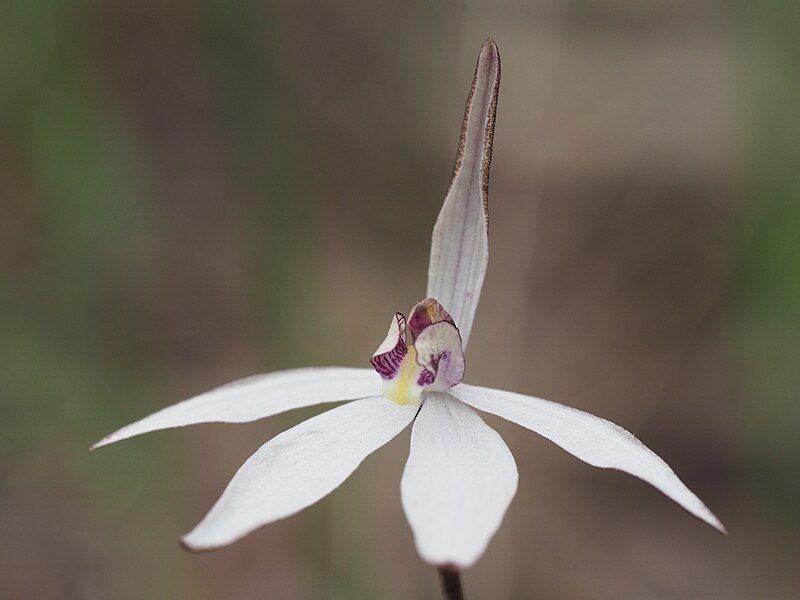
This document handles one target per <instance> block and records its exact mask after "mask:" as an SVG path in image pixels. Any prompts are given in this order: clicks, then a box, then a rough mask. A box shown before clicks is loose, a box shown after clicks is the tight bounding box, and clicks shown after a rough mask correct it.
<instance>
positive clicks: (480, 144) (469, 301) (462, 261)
mask: <svg viewBox="0 0 800 600" xmlns="http://www.w3.org/2000/svg"><path fill="white" fill-rule="evenodd" d="M499 89H500V55H499V54H498V51H497V46H496V45H495V43H494V41H493V40H491V39H488V40H486V41H485V42H484V43H483V47H482V48H481V53H480V56H479V57H478V64H477V67H476V68H475V77H474V79H473V81H472V88H471V89H470V93H469V97H468V98H467V106H466V110H465V113H464V121H463V124H462V126H461V139H460V142H459V145H458V155H457V156H456V164H455V167H454V168H453V179H452V180H451V182H450V189H449V190H448V192H447V196H446V197H445V199H444V204H443V205H442V210H441V212H440V213H439V218H438V219H437V220H436V225H435V226H434V228H433V239H432V241H431V260H430V264H429V266H428V294H427V295H428V296H430V297H432V298H436V299H437V300H438V301H439V302H441V303H442V305H443V306H444V308H445V309H446V310H447V312H449V313H450V315H451V316H452V317H453V319H454V320H455V323H456V325H457V326H458V329H459V330H460V331H461V337H462V339H463V341H464V347H465V348H466V345H467V340H468V339H469V334H470V332H471V331H472V320H473V318H474V317H475V309H476V308H477V306H478V298H479V297H480V294H481V287H482V286H483V277H484V275H485V274H486V264H487V262H488V260H489V240H488V234H487V226H488V222H489V214H488V207H489V164H490V162H491V159H492V139H493V136H494V121H495V112H496V110H497V94H498V92H499Z"/></svg>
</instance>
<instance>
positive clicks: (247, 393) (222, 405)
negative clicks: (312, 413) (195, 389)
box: [92, 367, 381, 450]
mask: <svg viewBox="0 0 800 600" xmlns="http://www.w3.org/2000/svg"><path fill="white" fill-rule="evenodd" d="M380 393H381V384H380V378H379V377H378V375H377V374H376V373H375V372H374V371H373V370H372V369H349V368H346V367H314V368H308V369H292V370H288V371H277V372H275V373H268V374H266V375H256V376H254V377H248V378H246V379H240V380H238V381H234V382H232V383H228V384H226V385H223V386H221V387H218V388H215V389H213V390H211V391H209V392H205V393H204V394H200V395H199V396H195V397H194V398H190V399H189V400H184V401H183V402H179V403H178V404H173V405H172V406H168V407H167V408H164V409H162V410H160V411H158V412H156V413H153V414H152V415H150V416H148V417H145V418H144V419H141V420H140V421H136V422H135V423H131V424H130V425H126V426H125V427H123V428H122V429H119V430H117V431H115V432H114V433H112V434H110V435H108V436H106V437H104V438H103V439H102V440H100V441H99V442H97V443H96V444H95V445H94V446H92V450H94V449H96V448H100V447H102V446H107V445H108V444H113V443H114V442H118V441H120V440H124V439H127V438H129V437H133V436H135V435H140V434H142V433H148V432H150V431H157V430H159V429H170V428H172V427H183V426H185V425H195V424H197V423H246V422H248V421H255V420H257V419H263V418H264V417H269V416H271V415H275V414H278V413H281V412H285V411H287V410H291V409H293V408H301V407H304V406H313V405H314V404H321V403H323V402H338V401H341V400H354V399H356V398H366V397H368V396H376V395H378V394H380Z"/></svg>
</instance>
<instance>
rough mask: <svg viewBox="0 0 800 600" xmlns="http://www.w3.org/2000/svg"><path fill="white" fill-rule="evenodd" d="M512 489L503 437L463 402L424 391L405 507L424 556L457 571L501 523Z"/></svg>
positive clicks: (405, 478)
mask: <svg viewBox="0 0 800 600" xmlns="http://www.w3.org/2000/svg"><path fill="white" fill-rule="evenodd" d="M516 491H517V466H516V465H515V464H514V457H513V456H511V452H510V451H509V450H508V447H507V446H506V445H505V443H504V442H503V440H502V438H501V437H500V436H499V435H498V434H497V432H496V431H494V430H493V429H492V428H490V427H489V426H488V425H486V424H485V423H484V422H483V420H482V419H481V418H480V417H479V416H478V415H477V414H476V413H475V411H473V410H472V409H471V408H470V407H468V406H466V405H465V404H463V403H461V402H458V401H457V400H454V399H453V398H450V397H449V396H448V395H447V394H441V393H439V394H437V393H433V394H429V395H428V396H427V397H426V399H425V402H424V404H423V405H422V409H421V410H420V413H419V415H418V416H417V419H416V421H414V428H413V429H412V432H411V453H410V454H409V457H408V462H407V463H406V469H405V472H404V473H403V481H402V484H401V492H402V499H403V508H404V509H405V511H406V516H407V517H408V521H409V523H410V524H411V529H412V530H413V531H414V541H415V542H416V545H417V552H419V554H420V556H421V557H422V558H423V560H425V561H427V562H429V563H431V564H434V565H437V566H449V567H455V568H457V569H463V568H466V567H469V566H471V565H472V564H474V563H475V561H476V560H478V558H480V556H481V554H483V552H484V550H486V546H487V545H488V544H489V540H490V539H491V538H492V536H493V535H494V533H495V532H496V531H497V529H498V527H500V522H501V521H502V520H503V515H504V514H505V512H506V509H507V508H508V505H509V503H510V502H511V499H512V498H513V497H514V493H515V492H516Z"/></svg>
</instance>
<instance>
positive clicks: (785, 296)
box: [0, 0, 800, 600]
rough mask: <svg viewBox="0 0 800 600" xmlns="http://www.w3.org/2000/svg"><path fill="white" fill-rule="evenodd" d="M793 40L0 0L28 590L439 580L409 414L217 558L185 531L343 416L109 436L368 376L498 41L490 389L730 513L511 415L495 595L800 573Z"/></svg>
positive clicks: (230, 593)
mask: <svg viewBox="0 0 800 600" xmlns="http://www.w3.org/2000/svg"><path fill="white" fill-rule="evenodd" d="M799 29H800V11H798V8H797V4H796V3H794V2H791V1H788V0H768V1H766V2H758V3H748V2H742V1H739V2H721V1H706V0H702V1H699V2H697V1H688V0H686V1H679V2H663V1H656V0H653V1H646V2H642V1H639V0H636V1H634V0H616V1H607V2H589V1H585V0H569V1H564V0H559V1H552V0H543V1H537V2H521V1H519V2H507V3H500V4H499V5H498V4H493V3H486V2H474V1H473V2H444V3H437V4H436V5H435V6H430V5H429V3H426V2H410V3H409V2H402V3H397V2H382V1H378V2H354V1H352V0H348V1H334V2H313V1H312V2H296V3H291V4H290V3H275V4H273V3H270V2H256V1H246V0H245V1H241V2H230V3H229V2H215V1H212V0H206V1H199V2H192V1H189V0H185V1H182V0H176V1H172V2H163V1H154V2H141V3H130V2H121V1H112V2H102V3H100V2H89V1H79V0H72V1H67V2H63V1H62V2H58V1H51V2H48V1H31V0H6V1H5V2H4V3H3V9H2V11H0V244H1V246H0V335H1V336H2V339H1V340H0V411H1V412H0V415H2V423H3V434H2V436H0V540H1V541H0V596H2V597H3V598H15V599H27V598H35V599H37V600H49V599H56V598H57V599H73V598H75V599H107V598H109V599H120V600H127V599H140V598H148V599H149V598H175V599H182V598H187V599H188V598H192V599H197V600H202V599H217V598H226V599H250V598H287V599H328V598H334V599H367V598H398V599H400V598H421V599H435V598H438V597H439V590H438V580H437V577H436V574H435V572H434V571H433V570H432V569H431V568H430V567H428V566H426V565H424V564H423V563H422V562H421V561H420V560H419V559H418V557H417V555H416V553H415V550H414V546H413V541H412V536H411V532H410V529H409V527H408V526H407V524H406V522H405V518H404V516H403V512H402V508H401V505H400V495H399V482H400V476H401V474H402V468H403V464H404V462H405V458H406V455H407V450H408V432H406V433H404V434H403V435H401V436H400V437H399V438H397V439H396V440H394V441H393V442H391V443H390V444H389V445H388V446H386V447H385V448H384V449H383V450H381V451H380V452H378V453H376V454H375V455H373V456H372V457H370V458H368V459H367V460H366V461H365V463H364V464H363V465H362V467H361V468H360V469H359V470H358V471H357V472H356V473H355V474H354V476H353V477H351V478H350V479H349V480H348V481H347V482H346V483H345V485H343V486H342V487H341V488H340V489H339V490H337V491H336V492H334V493H333V494H332V495H331V496H329V497H328V498H327V499H325V500H324V501H322V502H320V503H319V504H317V505H316V506H314V507H312V508H310V509H308V510H306V511H304V512H303V513H301V514H300V515H298V516H295V517H293V518H290V519H287V520H284V521H281V522H279V523H276V524H274V525H271V526H269V527H267V528H264V529H261V530H259V531H258V532H256V533H255V534H253V535H251V536H249V537H248V538H246V539H245V540H244V541H242V542H240V543H238V544H236V545H234V546H232V547H230V548H228V549H226V550H223V551H219V552H216V553H211V554H205V555H199V556H196V555H190V554H186V553H184V552H183V551H181V549H180V548H179V547H178V544H177V540H178V538H179V536H180V535H181V534H182V533H185V532H186V531H188V530H189V529H191V528H192V527H193V526H194V525H195V524H196V523H197V522H198V520H199V519H200V518H201V517H202V516H203V515H204V514H205V512H206V511H207V509H208V508H209V507H210V506H211V504H212V503H213V502H214V501H215V500H216V498H217V497H218V495H219V493H220V492H221V491H222V489H223V488H224V486H225V485H226V484H227V482H228V480H229V478H230V477H231V476H232V474H233V473H234V472H235V471H236V469H237V468H238V467H239V465H240V464H241V463H242V462H243V460H244V459H245V458H247V457H248V456H249V455H250V454H251V453H252V452H253V451H254V450H255V449H256V448H257V447H258V446H259V445H260V444H261V443H263V442H264V441H266V440H267V439H269V438H270V437H272V436H274V435H275V434H277V433H278V432H280V431H281V430H283V429H285V428H288V427H290V426H291V425H293V424H295V423H297V422H299V421H300V420H302V419H304V418H306V417H308V416H310V415H312V414H315V413H316V412H320V411H321V410H323V408H328V407H317V408H315V409H312V410H301V411H295V412H292V413H289V414H284V415H279V416H276V417H273V418H271V419H268V420H265V421H260V422H256V423H252V424H247V425H203V426H197V427H194V428H190V429H186V430H180V431H169V432H161V433H155V434H151V435H148V436H143V437H142V438H137V439H133V440H131V441H129V442H126V443H123V444H119V445H117V446H112V447H110V448H108V449H104V450H103V451H100V452H97V453H93V454H90V453H89V452H88V450H87V448H88V446H89V445H90V444H91V443H92V442H94V441H96V440H97V439H99V438H100V437H102V436H103V435H105V434H107V433H108V432H110V431H111V430H113V429H116V428H117V427H119V426H121V425H123V424H126V423H128V422H130V421H132V420H135V419H137V418H139V417H141V416H144V415H146V414H148V413H150V412H152V411H154V410H156V409H158V408H161V407H163V406H165V405H167V404H171V403H173V402H176V401H178V400H180V399H183V398H186V397H189V396H191V395H193V394H195V393H198V392H201V391H204V390H206V389H208V388H210V387H212V386H214V385H216V384H219V383H222V382H226V381H229V380H232V379H235V378H239V377H242V376H245V375H249V374H253V373H258V372H264V371H269V370H274V369H282V368H289V367H297V366H307V365H328V364H329V365H349V366H366V365H367V360H368V358H369V357H370V355H371V353H372V351H373V350H374V348H375V347H376V346H377V344H378V343H379V342H380V341H381V340H382V339H383V335H384V334H385V327H386V322H387V321H388V319H389V316H390V314H391V313H392V312H393V311H395V310H400V311H406V310H407V309H408V308H409V307H410V306H411V305H412V304H413V302H415V301H416V300H418V299H420V298H421V297H422V296H423V295H424V290H425V275H426V271H427V258H428V245H429V239H430V232H431V228H432V226H433V222H434V219H435V217H436V214H437V212H438V210H439V207H440V205H441V201H442V198H443V196H444V192H445V190H446V188H447V184H448V181H449V175H450V169H451V166H452V161H453V158H454V155H455V149H456V144H457V137H458V131H459V126H460V122H461V118H462V110H463V105H464V100H465V98H466V93H467V90H468V87H469V83H470V79H471V77H472V72H473V68H474V61H475V58H476V56H477V53H478V50H479V48H480V45H481V42H482V41H483V39H484V38H485V37H486V36H487V35H492V36H494V37H495V39H496V40H497V43H498V45H499V47H500V51H501V54H502V59H503V85H502V89H501V94H500V104H499V111H498V121H497V130H496V136H495V154H494V164H493V168H492V188H491V190H492V191H491V231H490V242H491V252H492V253H491V259H490V266H489V272H488V275H487V278H486V284H485V287H484V291H483V296H482V301H481V306H480V310H479V312H478V318H477V320H476V322H475V329H474V332H473V338H472V344H471V346H470V350H469V353H468V356H467V358H468V372H467V380H468V381H469V382H471V383H476V384H482V385H490V386H496V387H501V388H505V389H513V390H517V391H521V392H524V393H528V394H534V395H538V396H541V397H545V398H549V399H552V400H556V401H559V402H562V403H565V404H569V405H571V406H575V407H578V408H581V409H584V410H587V411H590V412H592V413H595V414H598V415H602V416H604V417H606V418H608V419H611V420H613V421H615V422H617V423H619V424H621V425H623V426H624V427H626V428H627V429H629V430H631V431H633V432H635V433H636V434H637V435H638V436H639V437H640V438H641V439H642V440H643V441H644V442H645V443H646V444H647V445H648V446H650V447H651V448H652V449H653V450H655V451H656V452H657V453H658V454H659V455H660V456H662V457H663V458H664V459H665V460H666V461H667V462H668V463H669V464H670V465H671V466H672V467H673V468H674V469H675V471H676V472H677V473H678V474H679V475H680V476H681V477H682V478H683V479H684V481H685V482H686V483H687V484H688V485H689V486H690V487H691V488H692V489H693V490H694V491H695V492H697V494H698V495H699V496H700V497H701V498H703V499H704V500H705V502H706V503H707V504H708V506H709V507H710V508H711V509H712V510H713V511H714V512H715V513H716V514H717V515H718V516H719V517H720V518H721V519H722V521H723V522H724V523H725V524H726V525H727V527H728V530H729V531H730V535H729V536H728V537H722V536H719V535H716V534H715V533H714V532H713V531H712V530H711V529H710V528H709V527H707V526H705V525H703V524H701V523H700V522H698V521H696V520H694V519H692V518H690V517H689V516H688V515H687V514H685V513H684V512H683V511H682V510H681V509H680V508H678V507H677V506H675V505H674V504H673V503H672V502H670V501H669V500H667V499H666V498H665V497H663V496H662V495H661V494H659V493H658V492H657V491H656V490H654V489H652V488H650V487H649V486H646V485H644V484H642V483H640V482H639V481H637V480H635V479H634V478H632V477H630V476H627V475H623V474H620V473H616V472H610V471H604V470H598V469H593V468H591V467H588V466H586V465H584V464H583V463H581V462H579V461H577V460H576V459H574V458H572V457H571V456H569V455H568V454H566V453H564V452H563V451H561V450H560V449H559V448H557V447H555V446H554V445H552V444H550V443H549V442H547V441H546V440H543V439H542V438H538V437H537V436H535V435H534V434H532V433H530V432H528V431H527V430H523V429H521V428H519V427H516V426H514V425H512V424H509V423H505V422H502V421H500V420H499V419H496V418H493V417H490V416H485V419H486V421H487V422H488V423H489V424H490V425H492V426H493V427H495V428H496V429H497V430H498V431H499V432H500V433H501V435H502V436H503V437H504V439H505V440H506V442H507V443H508V445H509V447H510V448H511V449H512V451H513V452H514V455H515V457H516V461H517V464H518V467H519V471H520V483H519V491H518V493H517V496H516V498H515V501H514V502H513V504H512V505H511V508H510V510H509V511H508V514H507V515H506V518H505V522H504V524H503V526H502V528H501V529H500V531H499V533H498V535H497V536H496V538H495V539H494V541H493V543H492V544H491V546H490V547H489V550H488V551H487V553H486V555H485V556H484V557H483V559H482V560H481V561H480V562H479V563H478V564H477V565H476V566H475V567H474V568H473V569H471V570H469V571H468V572H467V573H466V574H465V576H464V584H465V587H466V590H467V592H468V596H469V597H470V598H503V599H505V598H510V599H517V598H519V599H522V598H565V599H573V598H574V599H590V598H591V599H616V598H636V599H643V598H676V599H685V598H704V599H705V598H715V599H716V598H720V599H722V598H724V599H730V598H733V599H751V598H796V597H798V595H800V527H799V526H800V514H799V513H798V508H799V507H800V462H798V457H799V456H800V410H799V409H798V400H799V399H800V369H798V363H799V362H800V361H799V360H798V356H800V175H799V174H800V144H798V140H800V102H799V101H798V99H799V98H800V42H799V41H798V36H797V31H798V30H799ZM398 245H399V246H401V247H402V249H403V250H402V252H400V253H398V252H397V250H396V248H397V247H398ZM354 305H357V307H358V308H357V310H358V313H359V321H358V322H357V323H354V322H353V319H352V316H351V315H352V312H353V307H354Z"/></svg>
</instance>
